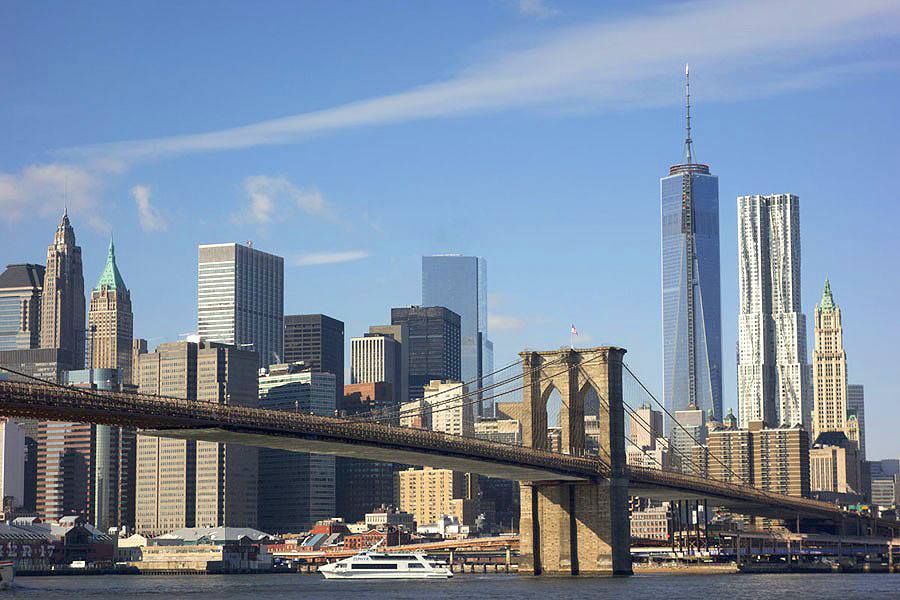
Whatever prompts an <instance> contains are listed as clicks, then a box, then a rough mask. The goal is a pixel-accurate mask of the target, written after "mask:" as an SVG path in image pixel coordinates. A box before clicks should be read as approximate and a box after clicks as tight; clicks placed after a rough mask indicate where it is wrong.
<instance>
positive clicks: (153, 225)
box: [131, 185, 169, 231]
mask: <svg viewBox="0 0 900 600" xmlns="http://www.w3.org/2000/svg"><path fill="white" fill-rule="evenodd" d="M131 197H132V198H134V203H135V205H136V206H137V211H138V220H139V221H140V223H141V229H143V230H144V231H166V230H167V229H168V228H169V222H168V221H167V220H166V218H165V217H164V216H163V214H162V213H161V212H160V211H159V209H158V208H156V207H155V206H153V204H152V203H151V201H150V188H149V187H147V186H146V185H136V186H134V187H133V188H131Z"/></svg>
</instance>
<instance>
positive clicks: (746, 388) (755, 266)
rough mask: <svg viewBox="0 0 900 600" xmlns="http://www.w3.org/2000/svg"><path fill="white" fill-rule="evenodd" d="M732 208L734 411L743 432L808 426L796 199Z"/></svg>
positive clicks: (744, 200) (780, 197)
mask: <svg viewBox="0 0 900 600" xmlns="http://www.w3.org/2000/svg"><path fill="white" fill-rule="evenodd" d="M737 205H738V257H739V268H738V276H739V280H740V316H739V321H738V328H739V331H738V344H739V351H738V410H739V415H738V416H739V419H740V424H741V427H747V425H748V424H749V423H750V421H760V420H761V421H764V422H765V423H766V424H767V425H769V426H779V427H792V426H794V425H799V424H802V425H804V426H805V427H809V425H810V418H811V417H810V408H811V407H810V396H811V393H810V391H809V387H810V380H809V379H810V378H809V375H810V373H809V371H810V369H809V365H808V364H807V361H806V316H805V315H804V314H803V308H802V305H801V302H800V199H799V198H798V197H797V196H794V195H793V194H776V195H771V196H741V197H739V198H738V200H737Z"/></svg>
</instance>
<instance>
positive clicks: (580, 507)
mask: <svg viewBox="0 0 900 600" xmlns="http://www.w3.org/2000/svg"><path fill="white" fill-rule="evenodd" d="M624 354H625V351H624V350H622V349H619V348H614V347H598V348H588V349H569V348H567V349H561V350H555V351H547V352H534V351H529V352H523V353H522V354H521V357H522V361H521V362H522V367H523V370H522V375H521V379H522V386H521V389H522V392H523V401H522V402H517V403H504V408H505V409H506V410H508V411H512V412H514V413H515V417H516V418H517V419H518V420H519V421H520V423H521V426H522V438H523V439H522V444H521V445H510V444H503V443H499V442H493V441H487V440H482V439H475V438H469V437H460V436H454V435H448V434H444V433H440V432H435V431H428V430H423V429H417V428H412V427H401V426H398V425H396V424H394V423H385V422H380V421H379V420H378V419H360V418H340V417H330V416H319V415H313V414H304V413H300V412H291V411H282V410H266V409H258V408H247V407H241V406H229V405H227V404H213V403H206V402H197V401H188V400H181V399H176V398H167V397H158V396H150V395H146V394H138V393H124V392H106V391H97V390H85V389H81V388H72V387H66V386H61V385H57V384H51V383H45V382H40V381H36V380H30V381H0V414H3V415H7V416H12V417H24V418H36V419H42V420H51V421H75V422H88V423H96V424H105V425H118V426H128V427H136V428H140V429H141V433H142V434H144V435H156V436H161V437H171V438H181V439H192V440H203V441H214V442H228V443H236V444H244V445H251V446H260V447H269V448H277V449H283V450H291V451H298V452H311V453H318V454H329V455H335V456H347V457H354V458H363V459H370V460H378V461H384V462H394V463H399V464H406V465H419V466H430V467H436V468H446V469H453V470H457V471H466V472H473V473H479V474H482V475H486V476H489V477H497V478H504V479H512V480H517V481H520V482H522V485H521V517H520V527H519V531H520V540H521V541H520V552H521V557H520V572H529V573H534V574H628V573H630V572H631V556H630V551H629V543H630V535H629V531H630V529H629V527H630V525H629V514H628V499H629V497H632V496H639V497H642V498H650V499H659V500H705V501H707V502H708V503H709V505H710V506H716V507H722V508H724V509H727V510H728V511H730V512H733V513H737V514H742V515H748V516H759V517H768V518H774V519H781V520H783V521H784V522H786V523H788V524H790V525H791V526H794V527H799V526H800V524H801V523H815V524H816V526H817V527H818V528H820V529H821V528H822V527H825V528H830V530H831V531H832V532H833V533H835V534H836V535H842V534H851V533H852V534H853V535H857V536H860V535H862V536H871V537H873V538H894V537H895V536H896V532H897V529H900V523H897V522H896V521H888V520H882V519H877V518H873V517H869V516H864V515H859V514H856V513H852V512H848V511H845V510H843V509H841V508H840V507H838V506H837V505H834V504H829V503H824V502H818V501H815V500H811V499H807V498H801V497H794V496H786V495H781V494H776V493H772V492H770V491H766V490H761V489H758V488H755V487H751V486H748V485H741V484H735V483H726V482H721V481H717V480H713V479H708V478H703V477H698V476H694V475H690V474H685V473H678V472H671V471H664V470H662V469H652V468H639V467H634V466H628V465H627V464H626V460H625V456H626V453H625V444H626V435H625V433H626V432H625V411H626V410H627V408H628V407H627V405H626V403H625V402H624V399H623V385H622V377H623V356H624ZM554 390H555V391H556V392H557V393H558V394H559V395H560V397H561V398H562V405H563V408H562V410H560V415H559V419H558V424H559V425H560V429H561V437H562V440H561V446H560V447H561V448H562V451H561V452H559V451H551V450H550V448H549V447H548V443H547V433H548V418H547V403H548V399H549V398H550V395H551V393H552V392H553V391H554ZM589 390H593V392H594V393H595V394H596V395H597V397H599V398H600V400H601V402H600V408H599V415H598V417H599V423H600V444H599V446H600V447H599V451H598V452H596V453H595V454H589V453H588V452H587V451H586V436H585V427H584V422H585V420H584V417H585V398H586V397H587V395H588V391H589Z"/></svg>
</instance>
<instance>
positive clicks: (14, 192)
mask: <svg viewBox="0 0 900 600" xmlns="http://www.w3.org/2000/svg"><path fill="white" fill-rule="evenodd" d="M101 187H102V185H101V181H100V179H99V178H98V177H97V176H96V175H95V174H94V173H92V172H90V171H89V170H87V169H84V168H82V167H78V166H75V165H70V164H64V163H48V164H40V165H29V166H27V167H25V168H23V169H22V170H21V171H19V172H18V173H0V213H2V214H3V215H4V218H5V219H8V220H9V221H17V220H19V219H21V218H22V217H23V216H24V215H31V214H37V215H39V216H42V217H48V216H54V217H55V216H58V215H60V214H62V211H63V209H64V208H65V207H68V209H69V211H70V213H73V214H76V215H77V214H80V215H91V214H92V211H93V209H94V208H95V207H96V205H97V196H98V193H99V191H100V188H101ZM88 221H89V223H90V224H91V225H92V226H93V227H95V228H97V229H101V230H105V229H108V227H109V226H108V224H107V223H106V222H105V221H104V220H103V219H102V218H100V217H89V218H88Z"/></svg>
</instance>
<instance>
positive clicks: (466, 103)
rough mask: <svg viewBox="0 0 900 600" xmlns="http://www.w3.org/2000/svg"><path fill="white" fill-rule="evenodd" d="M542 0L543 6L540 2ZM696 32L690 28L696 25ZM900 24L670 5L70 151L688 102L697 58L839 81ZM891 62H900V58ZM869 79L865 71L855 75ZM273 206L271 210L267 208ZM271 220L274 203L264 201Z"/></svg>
mask: <svg viewBox="0 0 900 600" xmlns="http://www.w3.org/2000/svg"><path fill="white" fill-rule="evenodd" d="M539 4H540V3H538V5H539ZM686 31H687V32H690V35H689V36H686V35H685V32H686ZM898 32H900V3H898V2H896V1H895V0H855V1H854V2H847V1H846V0H795V1H792V2H784V1H783V0H722V1H718V2H712V1H699V2H688V3H685V4H677V5H674V6H671V5H669V6H665V7H664V8H662V9H659V10H657V11H656V12H653V13H647V14H641V15H639V16H632V17H628V18H619V19H609V18H605V19H603V20H600V21H596V22H593V23H589V24H584V25H578V26H572V27H567V28H563V29H558V30H557V31H556V32H555V33H554V34H552V35H550V36H548V37H544V38H541V39H537V40H535V41H534V42H533V43H532V44H531V45H530V46H529V47H525V48H521V49H519V50H515V51H510V52H507V53H505V54H502V55H500V56H495V57H494V58H492V59H488V60H485V61H483V62H482V63H481V64H476V65H473V66H471V67H470V68H468V69H465V70H463V71H462V72H461V73H459V74H458V75H457V76H456V77H452V78H450V79H447V80H445V81H438V82H434V83H430V84H426V85H423V86H420V87H417V88H413V89H410V90H407V91H403V92H400V93H396V94H392V95H387V96H381V97H376V98H372V99H368V100H361V101H358V102H353V103H349V104H344V105H339V106H335V107H332V108H326V109H323V110H318V111H312V112H305V113H299V114H295V115H292V116H288V117H283V118H278V119H271V120H267V121H261V122H257V123H252V124H249V125H244V126H240V127H234V128H229V129H222V130H217V131H210V132H207V133H200V134H190V135H177V136H172V137H161V138H156V139H144V140H134V141H125V142H118V143H112V144H102V145H97V146H89V147H82V148H74V149H69V150H67V151H64V152H66V153H67V154H70V155H75V156H78V157H80V158H88V159H90V160H93V161H99V160H111V161H118V162H127V163H131V162H136V161H140V160H149V159H153V158H159V157H165V156H173V155H180V154H188V153H198V152H212V151H222V150H230V149H237V148H248V147H253V146H260V145H269V144H287V143H296V142H299V141H302V140H305V139H307V138H309V137H311V136H312V135H314V134H320V133H323V132H327V131H335V130H340V129H346V128H353V127H363V126H375V125H386V124H390V123H399V122H408V121H412V120H417V119H427V118H446V117H451V116H457V115H462V114H469V113H474V112H487V111H496V110H503V109H509V108H519V107H525V106H536V105H553V106H560V107H567V106H573V105H577V106H588V107H590V108H592V109H595V110H604V109H605V110H609V109H621V108H627V107H632V106H647V105H659V104H671V103H677V102H680V97H679V92H678V90H679V89H680V87H679V83H678V81H677V79H678V78H679V76H680V73H681V71H682V65H683V64H684V63H685V62H690V63H691V65H692V66H693V67H694V70H695V72H696V73H697V79H696V81H697V87H698V95H700V94H701V93H702V96H701V97H702V98H703V100H704V101H712V100H715V99H723V98H734V97H739V98H748V97H756V96H759V95H762V94H771V93H772V91H771V90H783V91H789V90H790V89H793V87H794V86H795V84H796V82H799V84H800V85H805V86H820V85H823V84H827V83H829V81H828V80H827V79H826V78H824V77H821V76H820V77H810V76H809V74H810V73H815V72H823V70H824V72H826V73H835V70H834V69H835V68H836V67H837V68H838V70H840V67H841V66H843V67H846V68H844V69H843V70H844V71H845V73H844V75H843V76H845V77H846V76H850V75H847V74H846V71H848V70H851V67H852V63H851V62H850V59H849V57H850V56H852V55H853V53H854V51H858V50H859V47H860V46H861V45H863V44H865V43H867V42H869V41H872V40H875V39H879V38H884V37H887V36H896V35H897V34H898ZM889 68H896V65H893V66H890V67H889ZM855 76H859V75H855ZM267 211H268V212H267ZM260 214H261V215H262V218H267V217H268V218H271V211H270V210H268V209H267V207H266V206H265V204H264V203H263V205H262V206H261V212H260Z"/></svg>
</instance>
